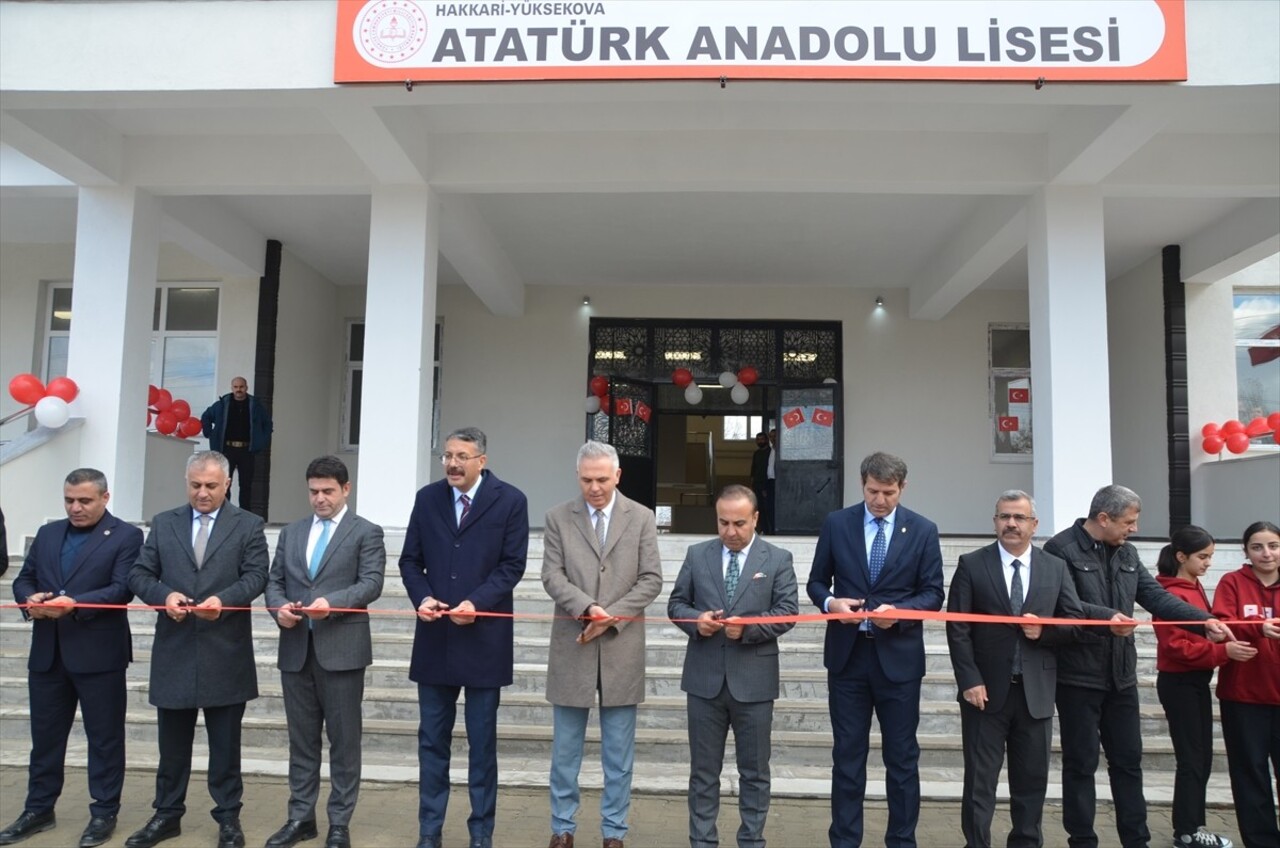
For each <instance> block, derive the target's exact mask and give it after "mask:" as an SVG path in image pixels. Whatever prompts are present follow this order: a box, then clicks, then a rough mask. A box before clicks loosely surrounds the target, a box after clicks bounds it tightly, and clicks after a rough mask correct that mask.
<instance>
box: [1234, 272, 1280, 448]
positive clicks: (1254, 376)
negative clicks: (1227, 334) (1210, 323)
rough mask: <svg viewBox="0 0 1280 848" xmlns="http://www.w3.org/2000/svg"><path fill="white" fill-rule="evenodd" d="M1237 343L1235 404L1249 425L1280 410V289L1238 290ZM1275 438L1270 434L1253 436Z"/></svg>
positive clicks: (1266, 441) (1267, 441)
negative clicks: (1254, 420)
mask: <svg viewBox="0 0 1280 848" xmlns="http://www.w3.org/2000/svg"><path fill="white" fill-rule="evenodd" d="M1232 323H1233V325H1234V331H1235V345H1236V405H1237V407H1238V412H1239V414H1238V415H1237V416H1236V417H1237V418H1239V419H1240V421H1242V422H1244V423H1245V424H1248V423H1249V422H1250V421H1252V420H1253V419H1255V418H1265V417H1267V416H1268V415H1270V414H1271V413H1272V412H1280V289H1266V288H1248V289H1236V290H1235V293H1234V296H1233V299H1232ZM1253 441H1254V442H1255V443H1257V444H1263V445H1266V444H1271V445H1274V444H1275V441H1274V439H1273V437H1272V436H1271V434H1270V433H1268V434H1266V435H1265V436H1258V437H1255V438H1254V439H1253Z"/></svg>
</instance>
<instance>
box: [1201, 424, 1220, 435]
mask: <svg viewBox="0 0 1280 848" xmlns="http://www.w3.org/2000/svg"><path fill="white" fill-rule="evenodd" d="M1200 435H1202V436H1204V437H1205V438H1206V439H1207V438H1209V437H1210V436H1216V435H1218V425H1217V424H1214V423H1213V422H1212V421H1210V422H1209V423H1208V424H1206V425H1204V426H1203V427H1201V428H1200Z"/></svg>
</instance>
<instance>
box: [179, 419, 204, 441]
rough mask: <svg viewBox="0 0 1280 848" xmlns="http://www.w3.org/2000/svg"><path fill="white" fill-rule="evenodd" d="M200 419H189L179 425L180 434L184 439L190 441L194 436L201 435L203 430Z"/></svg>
mask: <svg viewBox="0 0 1280 848" xmlns="http://www.w3.org/2000/svg"><path fill="white" fill-rule="evenodd" d="M201 429H202V428H201V425H200V419H199V418H188V419H187V420H186V421H183V422H182V423H181V424H179V425H178V432H179V433H181V434H182V438H184V439H190V438H191V437H192V436H198V435H200V430H201Z"/></svg>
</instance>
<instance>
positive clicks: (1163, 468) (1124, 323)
mask: <svg viewBox="0 0 1280 848" xmlns="http://www.w3.org/2000/svg"><path fill="white" fill-rule="evenodd" d="M1107 336H1108V337H1109V339H1110V346H1109V353H1110V365H1111V368H1110V372H1111V467H1112V469H1113V475H1112V479H1111V480H1099V481H1098V486H1099V487H1101V486H1104V485H1106V484H1107V483H1112V482H1114V483H1119V484H1120V485H1122V486H1128V487H1129V488H1130V489H1133V490H1134V491H1135V492H1137V493H1138V494H1139V495H1141V496H1142V520H1141V523H1140V524H1139V529H1138V533H1139V535H1142V536H1154V537H1157V538H1163V537H1165V536H1167V535H1168V533H1169V439H1168V436H1167V435H1166V434H1167V432H1168V404H1167V402H1166V399H1165V372H1164V292H1163V290H1162V269H1161V258H1160V256H1159V254H1157V255H1156V256H1154V257H1152V258H1151V259H1149V260H1148V261H1146V262H1144V263H1142V264H1141V265H1139V266H1138V267H1137V268H1135V269H1133V270H1132V271H1130V272H1129V273H1128V274H1125V275H1124V276H1123V277H1119V278H1117V279H1114V280H1110V281H1109V282H1108V283H1107ZM1077 401H1078V402H1081V403H1088V400H1087V399H1085V398H1078V399H1077ZM1098 435H1099V436H1100V437H1101V436H1103V435H1104V434H1103V433H1099V434H1098ZM1087 506H1088V504H1081V505H1080V508H1079V512H1080V514H1081V515H1084V513H1085V508H1086V507H1087Z"/></svg>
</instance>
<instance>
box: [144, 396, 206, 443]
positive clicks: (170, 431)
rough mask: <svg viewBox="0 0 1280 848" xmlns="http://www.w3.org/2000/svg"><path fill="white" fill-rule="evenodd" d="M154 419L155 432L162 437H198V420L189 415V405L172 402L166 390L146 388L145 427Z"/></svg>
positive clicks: (171, 397) (176, 401)
mask: <svg viewBox="0 0 1280 848" xmlns="http://www.w3.org/2000/svg"><path fill="white" fill-rule="evenodd" d="M152 418H154V419H155V425H156V432H157V433H160V434H161V435H164V436H174V437H175V438H179V439H190V438H191V437H193V436H198V435H200V430H201V429H202V428H201V424H200V419H199V418H194V417H192V415H191V404H189V403H187V402H186V401H185V400H174V399H173V394H172V393H171V392H170V391H169V390H168V389H160V388H157V387H155V386H147V425H148V426H150V425H151V420H152Z"/></svg>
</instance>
